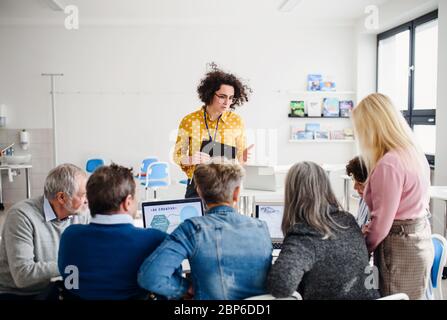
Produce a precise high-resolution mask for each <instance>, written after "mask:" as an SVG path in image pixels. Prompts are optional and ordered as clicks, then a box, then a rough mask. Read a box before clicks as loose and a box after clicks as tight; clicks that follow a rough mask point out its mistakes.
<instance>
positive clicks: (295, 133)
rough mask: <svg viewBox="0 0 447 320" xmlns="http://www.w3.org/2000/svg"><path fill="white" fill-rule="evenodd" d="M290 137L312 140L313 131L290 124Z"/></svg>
mask: <svg viewBox="0 0 447 320" xmlns="http://www.w3.org/2000/svg"><path fill="white" fill-rule="evenodd" d="M290 129H291V130H290V139H292V140H313V139H314V132H313V131H306V130H304V129H303V128H302V127H296V126H291V127H290Z"/></svg>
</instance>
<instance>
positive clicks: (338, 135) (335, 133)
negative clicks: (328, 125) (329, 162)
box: [330, 130, 345, 140]
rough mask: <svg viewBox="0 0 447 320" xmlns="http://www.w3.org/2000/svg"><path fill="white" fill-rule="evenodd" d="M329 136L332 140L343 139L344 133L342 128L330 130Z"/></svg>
mask: <svg viewBox="0 0 447 320" xmlns="http://www.w3.org/2000/svg"><path fill="white" fill-rule="evenodd" d="M330 137H331V139H332V140H345V133H344V131H343V130H332V131H331V133H330Z"/></svg>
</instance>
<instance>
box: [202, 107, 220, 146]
mask: <svg viewBox="0 0 447 320" xmlns="http://www.w3.org/2000/svg"><path fill="white" fill-rule="evenodd" d="M220 117H222V115H220V116H219V118H217V123H216V129H215V131H214V139H212V138H211V133H210V129H209V128H208V121H207V120H206V110H203V118H204V119H205V126H206V130H207V131H208V136H209V137H210V141H215V140H216V134H217V129H218V128H219V121H220Z"/></svg>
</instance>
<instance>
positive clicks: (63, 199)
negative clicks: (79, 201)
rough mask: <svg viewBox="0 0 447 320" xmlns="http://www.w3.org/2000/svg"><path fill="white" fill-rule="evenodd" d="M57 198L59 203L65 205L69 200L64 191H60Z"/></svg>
mask: <svg viewBox="0 0 447 320" xmlns="http://www.w3.org/2000/svg"><path fill="white" fill-rule="evenodd" d="M55 199H56V201H57V202H58V203H59V204H61V205H64V204H65V203H66V202H67V200H68V197H67V195H66V194H65V193H64V192H62V191H60V192H58V193H56V197H55Z"/></svg>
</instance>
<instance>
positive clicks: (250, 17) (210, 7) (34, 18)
mask: <svg viewBox="0 0 447 320" xmlns="http://www.w3.org/2000/svg"><path fill="white" fill-rule="evenodd" d="M56 1H57V2H59V3H60V4H61V5H62V6H63V7H65V6H66V5H69V4H73V5H76V6H77V7H78V8H79V20H80V23H81V22H82V23H86V24H89V23H92V24H116V23H118V24H119V23H122V24H132V23H142V24H144V23H165V24H169V23H174V24H175V23H179V22H180V23H219V24H222V23H233V22H235V23H250V22H259V21H270V22H271V21H284V20H288V21H294V22H296V21H305V22H322V23H324V22H325V21H327V22H338V23H343V24H353V23H355V21H356V20H357V19H359V18H361V17H362V16H364V15H365V12H364V11H365V8H366V7H367V6H368V5H379V6H380V5H382V4H384V3H385V2H390V1H392V0H301V1H299V3H298V5H297V6H296V7H295V8H294V9H293V10H292V11H291V12H280V11H279V10H278V7H279V6H280V4H281V3H282V2H283V1H284V0H56ZM292 1H293V0H292ZM64 17H65V14H64V12H63V11H56V10H54V9H52V8H51V0H0V22H1V23H2V24H52V23H59V22H60V19H63V18H64Z"/></svg>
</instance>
